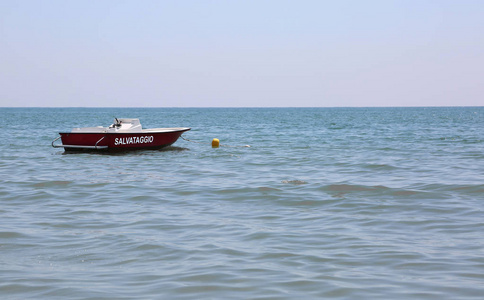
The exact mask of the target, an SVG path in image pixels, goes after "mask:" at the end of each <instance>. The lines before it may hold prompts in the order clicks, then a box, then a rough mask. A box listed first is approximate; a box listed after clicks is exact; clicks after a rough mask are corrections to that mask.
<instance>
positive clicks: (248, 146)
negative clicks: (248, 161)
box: [180, 135, 250, 148]
mask: <svg viewBox="0 0 484 300" xmlns="http://www.w3.org/2000/svg"><path fill="white" fill-rule="evenodd" d="M180 137H181V138H182V139H184V140H185V141H187V142H192V143H197V144H208V145H212V143H206V142H198V141H192V140H190V139H187V138H185V137H183V135H182V136H180ZM220 146H221V147H230V148H250V145H244V146H230V145H222V144H220Z"/></svg>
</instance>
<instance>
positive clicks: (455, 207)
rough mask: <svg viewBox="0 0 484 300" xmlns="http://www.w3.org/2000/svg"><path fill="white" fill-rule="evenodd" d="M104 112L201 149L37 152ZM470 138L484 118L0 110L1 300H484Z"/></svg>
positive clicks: (478, 185) (476, 163) (346, 111)
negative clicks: (179, 131)
mask: <svg viewBox="0 0 484 300" xmlns="http://www.w3.org/2000/svg"><path fill="white" fill-rule="evenodd" d="M113 117H118V118H119V117H132V118H140V120H141V123H142V125H143V127H145V128H154V127H191V128H192V130H191V131H189V132H186V133H185V134H184V137H185V138H187V139H189V140H191V141H195V142H198V143H195V142H190V141H186V140H183V139H180V140H178V141H177V142H176V143H175V144H174V145H173V146H171V147H169V148H166V149H164V150H157V151H135V152H129V153H121V154H113V155H111V154H97V153H77V154H66V153H64V152H63V150H62V149H54V148H52V147H51V146H50V143H51V141H52V140H53V139H54V138H56V137H57V132H59V131H66V130H70V129H72V128H73V127H85V126H98V125H103V126H106V125H109V124H110V123H111V121H112V119H113ZM483 128H484V107H467V108H247V109H245V108H231V109H226V108H213V109H210V108H204V109H200V108H183V109H178V108H168V109H162V108H139V109H133V108H129V109H128V108H119V109H118V108H0V129H1V132H2V134H1V140H2V142H1V144H0V150H1V151H0V178H1V179H0V180H1V181H0V182H1V185H0V270H1V272H0V297H1V298H2V299H42V298H44V299H55V298H69V299H139V298H141V299H295V298H301V299H311V298H313V299H482V296H483V295H484V234H483V232H484V211H483V208H484V132H483ZM213 138H218V139H219V140H220V142H221V144H223V145H225V147H220V148H218V149H212V148H211V146H210V142H211V140H212V139H213ZM244 145H250V146H251V147H250V148H247V147H238V146H244ZM228 146H233V147H228Z"/></svg>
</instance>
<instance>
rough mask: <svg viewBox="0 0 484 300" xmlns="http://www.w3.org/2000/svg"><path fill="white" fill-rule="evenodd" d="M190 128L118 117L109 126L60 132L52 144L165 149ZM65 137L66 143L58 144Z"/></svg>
mask: <svg viewBox="0 0 484 300" xmlns="http://www.w3.org/2000/svg"><path fill="white" fill-rule="evenodd" d="M188 130H190V128H186V127H175V128H152V129H143V128H142V126H141V123H140V121H139V119H128V118H119V119H118V118H114V123H113V124H112V125H110V126H109V127H103V126H98V127H83V128H74V129H72V130H71V131H70V132H59V135H60V136H59V137H57V138H56V139H55V140H53V141H52V147H54V148H62V147H63V148H64V150H65V151H85V150H101V151H126V150H137V149H161V148H163V147H166V146H170V145H172V144H173V143H175V142H176V141H177V140H178V138H179V137H180V136H181V135H182V134H183V133H184V132H185V131H188ZM58 139H61V141H62V144H55V142H56V141H57V140H58Z"/></svg>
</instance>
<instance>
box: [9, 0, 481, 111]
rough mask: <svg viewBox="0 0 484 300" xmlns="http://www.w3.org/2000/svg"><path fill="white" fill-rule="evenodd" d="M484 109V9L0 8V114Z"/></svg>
mask: <svg viewBox="0 0 484 300" xmlns="http://www.w3.org/2000/svg"><path fill="white" fill-rule="evenodd" d="M483 105H484V1H482V0H365V1H362V0H333V1H326V0H291V1H289V0H240V1H238V0H224V1H222V0H218V1H216V0H173V1H171V0H170V1H169V0H166V1H164V0H157V1H151V0H137V1H123V0H113V1H110V0H97V1H84V0H79V1H76V0H59V1H54V0H43V1H40V0H34V1H28V0H0V107H373V106H383V107H385V106H483Z"/></svg>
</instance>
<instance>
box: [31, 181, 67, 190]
mask: <svg viewBox="0 0 484 300" xmlns="http://www.w3.org/2000/svg"><path fill="white" fill-rule="evenodd" d="M71 183H72V181H62V180H54V181H45V182H39V183H35V184H33V187H36V188H43V187H56V186H65V185H68V184H71Z"/></svg>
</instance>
